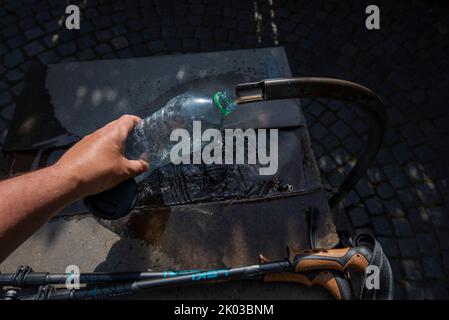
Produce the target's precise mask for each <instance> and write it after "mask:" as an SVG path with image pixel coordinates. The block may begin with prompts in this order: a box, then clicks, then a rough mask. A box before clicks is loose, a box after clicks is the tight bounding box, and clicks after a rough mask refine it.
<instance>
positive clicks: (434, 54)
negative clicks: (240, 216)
mask: <svg viewBox="0 0 449 320" xmlns="http://www.w3.org/2000/svg"><path fill="white" fill-rule="evenodd" d="M66 2H67V1H37V0H36V1H31V0H30V1H18V0H9V1H2V2H0V25H1V28H0V136H1V138H0V142H2V141H3V140H4V137H5V135H6V130H7V126H8V122H9V120H10V119H11V117H12V114H13V111H14V108H15V105H14V100H15V98H16V97H17V96H18V95H19V93H20V90H21V85H22V79H23V76H24V74H25V72H26V71H27V68H28V67H29V66H30V63H32V62H33V61H37V60H40V61H42V62H44V63H57V62H63V61H74V60H80V61H82V60H94V59H110V58H128V57H135V56H147V55H163V54H164V55H165V54H173V53H187V52H200V51H214V50H227V49H240V48H254V47H265V46H273V45H282V46H284V47H285V49H286V51H287V55H288V57H289V61H290V64H291V67H292V70H293V72H294V74H295V75H297V76H328V77H337V78H343V79H347V80H352V81H356V82H359V83H362V84H364V85H366V86H368V87H370V88H372V89H373V90H374V91H376V92H377V93H378V94H379V95H380V96H381V97H382V98H383V100H384V102H385V104H386V105H387V107H388V113H389V118H390V126H389V129H388V134H387V137H386V141H385V145H384V147H383V149H382V151H381V152H380V153H379V155H378V157H377V160H376V161H375V163H374V164H373V165H372V167H371V169H370V170H369V172H368V174H367V176H366V177H365V178H363V179H362V180H361V181H360V183H358V185H357V188H356V190H354V191H353V192H352V193H351V194H350V196H349V197H348V198H347V200H346V202H345V209H346V210H347V212H348V217H349V218H348V219H347V220H345V219H342V220H344V221H337V223H345V222H350V224H351V226H352V227H353V228H354V229H357V228H371V229H372V230H374V232H375V234H376V235H377V237H378V239H379V240H380V242H381V243H382V245H383V246H384V250H385V251H386V253H387V254H388V256H389V258H390V261H391V263H392V266H393V269H394V275H395V280H396V297H397V298H415V299H416V298H418V299H419V298H449V293H448V286H449V280H448V279H449V277H448V276H449V232H448V231H449V212H448V208H449V180H448V178H449V174H448V167H449V166H448V165H449V139H447V135H448V134H449V132H448V131H449V125H448V124H449V112H448V111H447V108H448V102H447V101H449V91H448V90H447V88H446V86H447V84H448V83H449V79H448V77H449V72H448V71H449V66H448V64H449V59H447V55H448V53H449V48H448V45H449V37H448V32H449V21H448V19H447V17H448V15H449V6H448V5H447V4H444V1H388V2H387V1H370V3H368V2H365V1H321V0H314V1H303V0H296V1H293V0H292V1H285V0H255V1H244V0H239V1H219V0H215V1H214V0H198V1H191V2H181V1H178V2H176V3H175V2H169V1H166V0H164V1H121V0H117V1H99V0H96V1H95V0H85V1H68V2H70V3H72V4H80V5H81V8H82V9H81V10H82V21H81V30H79V31H68V30H66V29H65V28H63V27H62V26H61V24H62V23H61V22H62V21H63V20H62V19H63V17H64V11H65V6H66ZM371 2H375V3H377V4H378V5H379V7H380V9H381V30H378V31H368V30H367V29H366V28H365V27H364V23H365V17H366V15H365V8H366V6H367V5H368V4H372V3H371ZM303 102H304V105H305V110H306V113H307V115H306V116H307V120H308V125H309V127H310V131H311V136H312V142H313V146H314V151H315V153H316V156H317V158H318V162H319V165H320V168H321V170H322V174H323V177H324V180H325V182H326V183H327V184H328V185H329V186H330V187H335V186H338V184H339V183H340V182H341V181H342V178H343V177H344V175H345V172H347V170H348V168H350V167H351V165H353V161H354V159H355V154H356V153H357V152H358V150H359V149H360V147H361V146H362V145H363V139H362V137H363V134H364V133H366V122H365V119H364V118H363V116H362V115H359V114H357V113H355V112H353V111H351V109H349V108H347V106H344V105H342V106H341V105H339V104H337V103H335V102H332V101H303ZM0 148H1V145H0ZM338 220H340V218H338Z"/></svg>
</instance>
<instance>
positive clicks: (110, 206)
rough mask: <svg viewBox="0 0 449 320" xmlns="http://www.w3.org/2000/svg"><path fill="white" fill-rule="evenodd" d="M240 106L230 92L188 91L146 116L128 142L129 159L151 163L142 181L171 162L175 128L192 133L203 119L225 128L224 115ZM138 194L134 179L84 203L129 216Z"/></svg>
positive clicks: (102, 212) (109, 215)
mask: <svg viewBox="0 0 449 320" xmlns="http://www.w3.org/2000/svg"><path fill="white" fill-rule="evenodd" d="M236 107H237V103H236V102H235V96H234V95H233V94H232V93H231V92H229V91H224V92H216V93H215V94H213V95H212V96H210V95H207V94H204V93H200V92H193V91H188V92H186V93H183V94H181V95H178V96H176V97H174V98H172V99H171V100H170V101H169V102H168V103H167V104H166V105H165V106H164V107H163V108H161V109H159V110H158V111H156V112H155V113H153V114H152V115H150V116H149V117H147V118H144V119H143V120H142V121H141V122H140V123H138V124H137V125H136V127H135V128H134V129H133V131H132V132H131V133H130V134H129V136H128V138H127V140H126V143H125V156H126V157H127V158H128V159H131V160H137V159H142V160H144V161H146V162H148V163H149V165H150V166H149V170H148V171H147V172H145V173H143V174H142V175H140V176H139V177H137V178H136V179H137V180H138V181H141V180H143V179H144V178H145V177H147V176H148V175H149V174H150V173H151V172H153V171H154V170H156V169H157V168H159V167H162V166H164V165H167V164H169V163H170V152H171V149H172V147H173V146H174V145H175V144H176V143H177V141H171V140H170V136H171V134H172V132H173V130H175V129H185V130H187V131H188V132H189V133H190V135H191V136H192V132H193V125H194V121H200V123H201V130H203V131H204V130H207V129H210V128H215V129H222V128H223V121H224V117H225V116H227V115H229V114H230V113H231V112H232V111H234V110H235V108H236ZM201 148H202V145H196V144H195V143H193V142H191V148H190V150H191V152H197V151H200V150H201ZM183 156H184V155H183ZM188 156H189V155H188ZM137 193H138V188H137V182H136V180H135V179H130V180H126V181H124V182H123V183H121V184H119V185H118V186H117V187H115V188H113V189H111V190H107V191H105V192H102V193H99V194H96V195H93V196H89V197H86V198H85V199H84V203H85V205H86V206H87V207H88V208H89V210H90V211H91V212H92V213H93V214H94V215H96V216H98V217H100V218H103V219H109V220H113V219H118V218H121V217H123V216H125V215H126V214H127V213H128V212H129V211H130V210H131V209H132V208H133V206H134V203H135V200H136V198H137Z"/></svg>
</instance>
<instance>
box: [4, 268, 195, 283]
mask: <svg viewBox="0 0 449 320" xmlns="http://www.w3.org/2000/svg"><path fill="white" fill-rule="evenodd" d="M22 269H23V267H19V269H18V271H17V272H16V273H5V274H0V287H2V286H11V287H15V288H25V287H30V286H43V285H47V284H52V285H54V284H65V283H67V282H70V281H72V280H74V276H75V275H74V274H70V273H59V274H57V273H47V272H33V271H30V272H27V273H25V274H22V273H21V271H20V270H22ZM200 271H201V270H182V271H174V270H167V271H148V272H111V273H108V272H104V273H96V272H93V273H80V274H79V279H77V280H79V283H86V284H96V283H112V282H115V283H118V282H129V281H139V280H149V279H158V278H170V277H174V276H177V275H182V274H192V273H196V272H200Z"/></svg>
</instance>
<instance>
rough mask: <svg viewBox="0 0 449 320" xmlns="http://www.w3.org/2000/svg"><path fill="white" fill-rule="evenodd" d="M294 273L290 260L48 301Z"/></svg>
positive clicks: (64, 293)
mask: <svg viewBox="0 0 449 320" xmlns="http://www.w3.org/2000/svg"><path fill="white" fill-rule="evenodd" d="M291 269H292V266H291V263H290V262H289V261H287V260H283V261H276V262H270V263H264V264H258V265H251V266H244V267H235V268H228V269H217V270H208V271H203V272H198V273H192V274H186V275H179V276H174V277H172V278H162V279H153V280H142V281H135V282H132V283H125V284H116V285H108V286H103V287H95V288H82V289H78V290H74V289H72V290H67V289H62V290H55V291H53V292H51V293H49V294H48V295H47V296H45V298H47V299H49V300H67V299H77V300H78V299H97V298H102V297H109V296H115V295H122V294H131V293H136V292H140V291H143V290H146V289H150V288H155V287H167V286H181V285H192V284H200V283H205V282H215V281H226V280H235V279H254V278H260V277H262V276H264V275H265V274H268V273H276V272H285V271H290V270H291ZM27 298H28V299H34V298H35V296H29V297H27ZM38 298H40V297H38Z"/></svg>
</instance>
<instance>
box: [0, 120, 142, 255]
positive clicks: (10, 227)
mask: <svg viewBox="0 0 449 320" xmlns="http://www.w3.org/2000/svg"><path fill="white" fill-rule="evenodd" d="M139 121H140V118H138V117H135V116H129V115H126V116H122V117H121V118H119V119H118V120H115V121H113V122H111V123H109V124H107V125H106V126H104V127H103V128H101V129H99V130H97V131H95V132H94V133H92V134H90V135H88V136H86V137H84V138H83V139H82V140H81V141H79V142H78V143H77V144H75V145H74V146H73V147H72V148H70V149H69V150H68V151H67V152H66V153H65V154H64V155H63V156H62V158H61V159H60V160H59V161H58V162H57V163H56V164H54V165H52V166H50V167H47V168H44V169H41V170H38V171H34V172H31V173H28V174H24V175H21V176H17V177H14V178H10V179H7V180H4V181H1V182H0V262H2V261H3V260H4V259H5V258H6V257H7V256H8V255H9V254H10V253H11V252H13V251H14V250H15V248H17V247H18V246H19V245H20V244H21V243H22V242H24V241H25V240H26V239H27V238H28V237H30V236H31V235H32V234H33V233H34V232H36V231H37V230H38V229H39V228H40V227H41V226H42V225H44V224H45V223H46V222H48V221H49V220H50V218H51V217H52V216H54V215H55V214H56V213H57V212H58V211H59V210H61V209H62V208H63V207H64V206H66V205H67V204H69V203H71V202H73V201H75V200H77V199H81V198H83V197H85V196H88V195H91V194H95V193H99V192H101V191H104V190H107V189H110V188H112V187H114V186H115V185H117V184H119V183H120V182H122V181H124V180H126V179H128V178H132V177H134V176H137V175H139V174H141V173H143V172H144V171H145V170H148V164H147V163H146V162H144V161H142V160H128V159H126V158H125V157H124V155H123V150H124V143H125V140H126V137H127V136H128V133H129V132H130V131H131V130H132V129H133V127H134V126H135V125H136V124H137V123H138V122H139Z"/></svg>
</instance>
